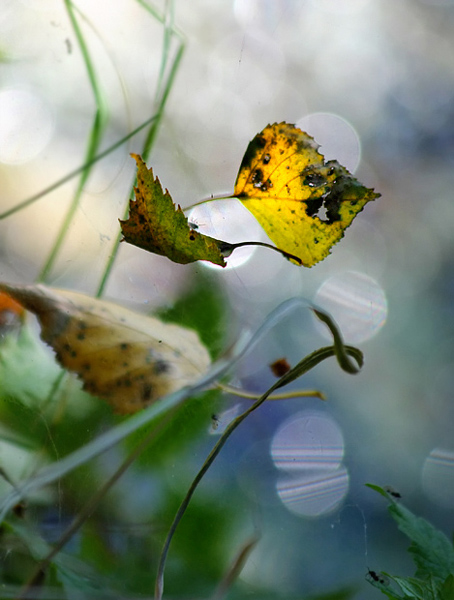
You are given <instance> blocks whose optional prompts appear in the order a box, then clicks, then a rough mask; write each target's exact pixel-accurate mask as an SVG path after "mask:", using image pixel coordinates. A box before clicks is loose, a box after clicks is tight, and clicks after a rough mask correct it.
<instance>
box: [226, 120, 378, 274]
mask: <svg viewBox="0 0 454 600" xmlns="http://www.w3.org/2000/svg"><path fill="white" fill-rule="evenodd" d="M317 148H318V146H317V144H316V143H315V141H314V139H313V138H312V137H311V136H309V135H308V134H307V133H304V132H303V131H301V130H300V129H298V128H297V127H295V126H294V125H290V124H288V123H275V124H274V125H268V126H267V127H265V129H264V130H263V131H262V132H261V133H259V134H258V135H256V136H255V138H254V139H253V140H252V141H251V142H250V144H249V146H248V148H247V150H246V153H245V155H244V157H243V161H242V163H241V167H240V170H239V173H238V176H237V180H236V183H235V191H234V196H235V197H236V198H238V199H239V200H240V201H241V202H242V203H243V204H244V206H245V207H246V208H248V209H249V211H250V212H251V213H252V214H253V215H254V217H255V218H256V219H257V220H258V222H259V223H260V225H261V226H262V227H263V229H264V230H265V232H266V233H267V235H268V236H269V238H270V239H271V240H272V241H273V242H274V243H275V244H276V245H277V246H278V248H280V249H281V250H283V251H285V252H287V253H289V254H293V255H295V256H297V257H299V259H300V260H301V263H302V264H303V265H304V266H306V267H312V266H313V265H315V264H316V263H318V262H319V261H321V260H323V259H324V258H326V256H327V255H328V254H329V252H330V249H331V247H332V246H333V245H334V244H335V243H336V242H338V241H339V240H340V239H341V238H342V237H343V235H344V231H345V229H346V228H347V227H348V226H349V225H350V224H351V222H352V221H353V219H354V218H355V216H356V215H357V213H359V212H360V211H361V210H362V209H363V208H364V206H365V204H366V203H367V202H369V201H370V200H374V199H375V198H378V197H379V196H380V194H377V193H375V192H374V191H373V190H371V189H368V188H366V187H364V186H363V185H361V183H359V182H358V181H357V180H356V179H355V178H354V177H353V176H352V175H351V174H350V173H349V172H348V171H347V169H345V168H344V167H343V166H341V165H340V164H339V163H338V162H337V161H335V160H331V161H328V162H326V163H325V161H324V157H323V156H322V154H320V153H319V152H318V150H317ZM293 262H296V263H297V264H301V263H298V261H293Z"/></svg>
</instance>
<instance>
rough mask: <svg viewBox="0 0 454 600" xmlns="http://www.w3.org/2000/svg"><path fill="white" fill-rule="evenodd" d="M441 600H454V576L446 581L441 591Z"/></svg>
mask: <svg viewBox="0 0 454 600" xmlns="http://www.w3.org/2000/svg"><path fill="white" fill-rule="evenodd" d="M440 599H441V600H454V575H448V577H447V578H446V580H445V581H444V583H443V585H442V588H441V591H440Z"/></svg>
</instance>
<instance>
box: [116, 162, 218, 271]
mask: <svg viewBox="0 0 454 600" xmlns="http://www.w3.org/2000/svg"><path fill="white" fill-rule="evenodd" d="M131 156H132V157H133V158H134V159H135V160H136V163H137V187H136V188H134V191H135V195H136V200H135V201H134V200H131V201H130V205H129V219H127V220H126V221H122V220H120V225H121V231H122V233H123V236H124V240H125V241H126V242H128V243H129V244H132V245H134V246H137V247H139V248H142V249H144V250H148V251H149V252H153V253H154V254H160V255H162V256H167V258H170V260H173V261H174V262H177V263H181V264H187V263H190V262H194V261H196V260H208V261H210V262H212V263H214V264H216V265H220V266H221V267H225V260H224V256H223V254H222V252H221V248H222V247H224V246H225V244H224V242H221V241H219V240H216V239H214V238H211V237H208V236H206V235H202V234H201V233H199V232H197V231H195V230H194V229H191V227H190V226H189V223H188V220H187V218H186V217H185V216H184V213H183V211H182V210H181V208H180V206H178V208H176V207H175V204H174V203H173V201H172V198H171V196H170V194H169V192H168V191H167V190H166V192H165V193H164V192H163V190H162V187H161V183H160V181H159V179H158V178H157V177H156V179H155V178H154V176H153V170H152V169H147V166H146V164H145V163H144V162H143V160H142V158H141V157H140V156H139V155H137V154H132V155H131Z"/></svg>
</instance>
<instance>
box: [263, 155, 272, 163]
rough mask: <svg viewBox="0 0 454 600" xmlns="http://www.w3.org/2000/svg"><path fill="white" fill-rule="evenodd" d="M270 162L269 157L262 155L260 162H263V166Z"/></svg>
mask: <svg viewBox="0 0 454 600" xmlns="http://www.w3.org/2000/svg"><path fill="white" fill-rule="evenodd" d="M270 160H271V156H270V155H269V154H264V155H263V158H262V161H263V164H264V165H267V164H268V163H269V162H270Z"/></svg>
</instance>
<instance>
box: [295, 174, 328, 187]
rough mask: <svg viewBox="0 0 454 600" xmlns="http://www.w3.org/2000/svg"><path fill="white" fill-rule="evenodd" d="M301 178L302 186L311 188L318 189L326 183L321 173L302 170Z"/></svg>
mask: <svg viewBox="0 0 454 600" xmlns="http://www.w3.org/2000/svg"><path fill="white" fill-rule="evenodd" d="M301 178H302V180H303V185H308V186H309V187H312V188H319V187H321V186H322V185H326V184H327V183H328V182H327V180H326V178H325V177H324V176H323V175H322V174H321V173H317V172H316V171H310V172H307V171H306V170H304V171H302V172H301Z"/></svg>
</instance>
